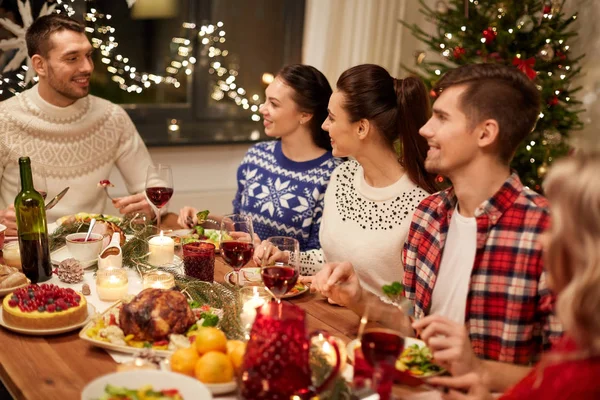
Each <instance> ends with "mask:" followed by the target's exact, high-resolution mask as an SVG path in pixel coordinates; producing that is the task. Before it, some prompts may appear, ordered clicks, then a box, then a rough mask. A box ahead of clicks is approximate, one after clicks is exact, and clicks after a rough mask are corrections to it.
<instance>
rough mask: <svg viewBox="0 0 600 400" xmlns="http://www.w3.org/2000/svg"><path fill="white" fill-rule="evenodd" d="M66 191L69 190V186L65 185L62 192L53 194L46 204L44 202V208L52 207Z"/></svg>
mask: <svg viewBox="0 0 600 400" xmlns="http://www.w3.org/2000/svg"><path fill="white" fill-rule="evenodd" d="M68 191H69V187H66V188H64V189H63V191H62V192H60V193H59V194H57V195H56V196H54V198H53V199H52V200H50V201H49V202H48V204H46V210H49V209H51V208H52V207H54V206H55V205H56V204H57V203H58V202H59V201H60V200H61V199H62V198H63V197H64V196H65V194H67V192H68Z"/></svg>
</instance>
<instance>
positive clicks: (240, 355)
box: [227, 340, 246, 371]
mask: <svg viewBox="0 0 600 400" xmlns="http://www.w3.org/2000/svg"><path fill="white" fill-rule="evenodd" d="M245 353H246V343H244V342H242V341H241V340H229V341H228V342H227V355H228V356H229V359H230V360H231V363H232V364H233V368H235V370H236V371H239V370H240V368H241V367H242V363H243V361H244V354H245Z"/></svg>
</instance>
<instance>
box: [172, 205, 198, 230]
mask: <svg viewBox="0 0 600 400" xmlns="http://www.w3.org/2000/svg"><path fill="white" fill-rule="evenodd" d="M197 213H198V210H196V209H195V208H194V207H189V206H185V207H183V208H182V209H181V210H179V217H178V218H177V224H179V226H181V227H182V228H193V227H194V225H196V224H197V223H198V218H197V217H196V214H197ZM190 219H191V221H192V224H191V226H190Z"/></svg>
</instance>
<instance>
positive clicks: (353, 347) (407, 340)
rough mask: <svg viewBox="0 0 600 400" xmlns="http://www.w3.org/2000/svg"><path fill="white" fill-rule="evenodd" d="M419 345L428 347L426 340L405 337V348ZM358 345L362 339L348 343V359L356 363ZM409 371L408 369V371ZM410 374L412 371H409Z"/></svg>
mask: <svg viewBox="0 0 600 400" xmlns="http://www.w3.org/2000/svg"><path fill="white" fill-rule="evenodd" d="M415 344H416V345H417V346H419V348H422V347H426V346H427V345H426V344H425V342H424V341H422V340H419V339H415V338H411V337H405V338H404V348H405V349H406V348H408V347H410V346H413V345H415ZM358 347H360V341H359V340H358V339H354V340H352V341H351V342H350V343H348V344H347V345H346V352H347V353H348V360H349V361H350V363H352V364H354V350H356V349H357V348H358ZM406 372H408V371H406ZM408 373H409V374H410V372H408ZM444 373H446V371H445V370H442V371H439V372H434V373H432V374H429V375H426V376H417V375H412V374H410V375H411V376H413V377H415V378H418V379H422V378H431V377H433V376H437V375H441V374H444Z"/></svg>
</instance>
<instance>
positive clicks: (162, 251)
mask: <svg viewBox="0 0 600 400" xmlns="http://www.w3.org/2000/svg"><path fill="white" fill-rule="evenodd" d="M148 251H149V252H150V255H148V264H150V265H165V264H171V263H172V262H173V257H174V256H175V241H173V239H171V238H170V237H168V236H164V235H163V231H160V235H159V236H154V237H152V238H150V240H148Z"/></svg>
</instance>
